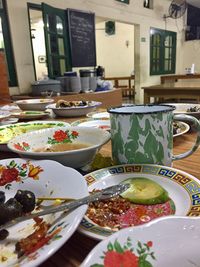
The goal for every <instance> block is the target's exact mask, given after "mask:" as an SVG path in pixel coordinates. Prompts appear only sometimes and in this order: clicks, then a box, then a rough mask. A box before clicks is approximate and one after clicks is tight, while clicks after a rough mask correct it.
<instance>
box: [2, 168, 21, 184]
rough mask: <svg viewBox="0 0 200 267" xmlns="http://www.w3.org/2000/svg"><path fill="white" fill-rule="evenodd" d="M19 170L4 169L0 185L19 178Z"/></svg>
mask: <svg viewBox="0 0 200 267" xmlns="http://www.w3.org/2000/svg"><path fill="white" fill-rule="evenodd" d="M18 175H19V171H18V170H17V169H16V168H11V169H4V170H3V171H2V174H1V177H0V186H3V185H5V184H7V183H11V182H13V181H17V180H18Z"/></svg>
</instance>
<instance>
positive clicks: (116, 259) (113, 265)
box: [104, 250, 138, 267]
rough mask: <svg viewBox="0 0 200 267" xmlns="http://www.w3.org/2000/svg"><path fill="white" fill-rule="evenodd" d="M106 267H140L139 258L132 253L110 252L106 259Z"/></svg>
mask: <svg viewBox="0 0 200 267" xmlns="http://www.w3.org/2000/svg"><path fill="white" fill-rule="evenodd" d="M104 266H105V267H138V257H137V256H136V255H135V254H134V253H133V252H131V251H129V250H126V251H124V252H123V253H118V252H116V251H108V252H107V253H106V255H105V258H104Z"/></svg>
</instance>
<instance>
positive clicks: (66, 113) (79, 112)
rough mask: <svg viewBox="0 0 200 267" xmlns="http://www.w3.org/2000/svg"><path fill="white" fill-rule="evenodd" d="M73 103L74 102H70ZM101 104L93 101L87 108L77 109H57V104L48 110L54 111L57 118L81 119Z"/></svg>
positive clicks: (49, 106) (78, 107)
mask: <svg viewBox="0 0 200 267" xmlns="http://www.w3.org/2000/svg"><path fill="white" fill-rule="evenodd" d="M70 102H73V101H70ZM101 104H102V103H101V102H96V101H91V102H90V103H89V105H87V106H77V107H69V108H68V107H66V108H62V107H61V108H60V107H59V108H56V104H51V105H48V106H47V108H49V109H52V110H53V112H54V113H55V114H56V115H57V116H61V117H79V116H85V115H86V114H87V113H89V112H91V111H93V110H95V109H96V107H98V106H100V105H101Z"/></svg>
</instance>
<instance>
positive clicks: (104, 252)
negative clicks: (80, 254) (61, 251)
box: [80, 216, 200, 267]
mask: <svg viewBox="0 0 200 267" xmlns="http://www.w3.org/2000/svg"><path fill="white" fill-rule="evenodd" d="M199 239H200V219H199V218H186V217H171V216H169V217H165V218H161V219H157V220H154V221H152V222H150V223H148V224H145V225H142V226H135V227H130V228H126V229H123V230H121V231H119V232H117V233H115V234H113V235H112V236H110V237H109V238H107V239H106V240H104V241H102V242H100V243H99V244H98V245H97V246H96V247H95V248H94V249H93V250H92V251H91V252H90V253H89V255H88V256H87V258H86V259H85V260H84V262H83V263H82V264H81V266H80V267H91V266H109V265H108V264H109V262H110V263H115V265H114V264H113V265H110V266H154V267H168V266H171V267H175V266H176V267H178V266H179V267H195V266H199V262H200V253H199ZM105 262H107V265H106V264H105ZM125 262H126V263H127V265H125ZM137 262H141V263H142V264H138V263H137ZM123 263H124V264H123ZM128 263H130V265H128ZM131 264H132V265H131Z"/></svg>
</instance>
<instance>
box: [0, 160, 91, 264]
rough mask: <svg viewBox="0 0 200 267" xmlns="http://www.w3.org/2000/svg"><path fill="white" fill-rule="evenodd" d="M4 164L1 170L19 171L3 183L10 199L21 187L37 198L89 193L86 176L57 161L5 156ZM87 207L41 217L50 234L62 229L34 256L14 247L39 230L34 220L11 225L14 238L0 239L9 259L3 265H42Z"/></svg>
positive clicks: (11, 235)
mask: <svg viewBox="0 0 200 267" xmlns="http://www.w3.org/2000/svg"><path fill="white" fill-rule="evenodd" d="M0 166H1V171H0V173H1V174H2V172H3V171H9V170H10V168H12V170H14V173H15V174H16V173H17V179H16V175H14V176H13V175H10V176H9V179H7V180H6V179H5V180H4V186H3V185H2V183H1V186H0V189H1V191H3V192H4V193H5V196H6V200H8V199H10V198H11V197H14V195H15V194H16V192H17V190H30V191H32V192H33V193H34V194H35V196H36V197H37V198H38V197H54V198H58V197H63V198H76V199H78V198H82V197H85V196H87V195H88V188H87V183H86V181H85V179H84V178H83V176H82V175H81V174H80V173H79V172H78V171H76V170H74V169H72V168H68V167H64V166H63V165H61V164H59V163H57V162H55V161H49V160H41V161H39V160H37V161H34V160H25V159H20V158H11V159H4V160H1V161H0ZM7 178H8V177H7ZM5 183H6V184H5ZM43 204H44V205H51V204H52V203H50V202H49V201H45V202H43ZM86 209H87V205H82V206H81V207H79V208H77V209H76V210H74V211H73V212H71V213H70V214H68V215H67V216H66V215H65V216H63V215H64V214H63V213H60V212H59V213H55V214H49V215H46V216H43V217H41V218H43V219H44V221H45V222H48V223H49V225H50V227H51V228H50V229H49V232H48V234H47V235H46V236H49V234H50V233H52V232H54V230H55V229H58V230H60V232H58V234H57V235H56V236H55V235H52V237H51V238H50V240H49V242H48V243H46V244H45V243H44V244H43V245H41V247H40V248H39V249H37V251H35V252H34V254H32V257H31V260H30V256H29V257H28V256H27V257H20V258H18V257H17V255H16V253H15V252H14V251H15V244H16V242H18V241H19V240H21V239H22V238H25V237H27V236H28V235H30V234H31V233H33V232H34V231H35V229H36V227H35V222H34V220H28V221H26V222H22V223H17V224H16V225H14V226H13V227H11V228H9V233H10V235H9V237H10V238H9V237H8V239H5V240H3V241H1V242H0V250H1V255H6V261H4V262H1V264H0V266H2V267H11V266H20V267H36V266H39V265H40V264H41V263H42V262H44V261H45V260H47V258H49V257H50V256H52V255H53V254H54V253H55V252H56V251H57V250H58V249H59V248H60V247H61V246H62V245H63V244H64V243H66V242H67V240H68V239H69V238H70V237H71V235H72V234H73V233H74V232H75V230H76V228H77V227H78V225H79V223H80V221H81V218H82V217H83V215H84V214H85V212H86ZM56 237H57V238H56ZM43 240H44V239H43ZM33 255H37V256H36V257H35V256H33ZM44 265H45V264H44Z"/></svg>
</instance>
